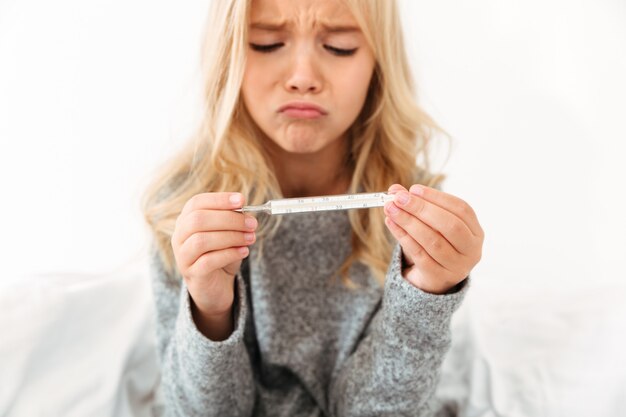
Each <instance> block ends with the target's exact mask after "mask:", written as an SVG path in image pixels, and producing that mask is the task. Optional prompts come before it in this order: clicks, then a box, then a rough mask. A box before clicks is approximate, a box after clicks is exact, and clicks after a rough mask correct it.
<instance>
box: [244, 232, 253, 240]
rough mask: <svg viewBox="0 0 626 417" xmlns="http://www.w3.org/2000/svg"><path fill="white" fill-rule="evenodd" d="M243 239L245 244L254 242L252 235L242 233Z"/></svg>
mask: <svg viewBox="0 0 626 417" xmlns="http://www.w3.org/2000/svg"><path fill="white" fill-rule="evenodd" d="M243 238H244V239H246V242H252V241H253V240H254V233H244V234H243Z"/></svg>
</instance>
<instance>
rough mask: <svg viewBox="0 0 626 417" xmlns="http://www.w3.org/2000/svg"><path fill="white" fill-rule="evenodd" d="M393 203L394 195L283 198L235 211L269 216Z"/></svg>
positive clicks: (367, 194) (364, 194)
mask: <svg viewBox="0 0 626 417" xmlns="http://www.w3.org/2000/svg"><path fill="white" fill-rule="evenodd" d="M388 201H393V194H387V193H384V192H380V193H360V194H340V195H326V196H320V197H301V198H283V199H278V200H270V201H268V202H267V203H265V204H262V205H260V206H243V208H240V209H237V210H235V211H238V212H241V213H251V212H261V213H268V214H291V213H305V212H312V211H329V210H350V209H362V208H371V207H382V206H384V205H385V203H386V202H388Z"/></svg>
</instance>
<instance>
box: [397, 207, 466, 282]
mask: <svg viewBox="0 0 626 417" xmlns="http://www.w3.org/2000/svg"><path fill="white" fill-rule="evenodd" d="M394 208H395V209H396V210H397V211H396V212H395V213H394V212H393V210H394ZM385 214H386V215H387V216H389V218H390V220H392V221H393V222H394V223H395V224H396V225H397V226H399V227H400V228H401V229H402V230H403V231H404V232H405V233H406V234H407V236H408V237H407V236H404V239H406V240H414V241H415V242H416V243H417V244H418V245H419V246H420V248H423V249H424V250H426V252H427V253H428V254H429V255H430V257H431V258H433V260H434V261H435V262H437V263H438V264H439V265H441V266H442V267H443V268H445V269H447V270H451V269H452V266H453V265H455V264H456V263H458V259H459V257H461V256H463V255H461V254H460V253H459V252H457V250H456V249H455V248H454V247H453V246H452V245H451V244H450V242H448V241H447V240H446V239H445V238H444V237H443V236H441V234H440V233H439V232H437V231H435V230H433V229H432V228H431V227H429V226H428V225H426V224H424V223H423V222H422V221H421V220H420V219H418V218H417V217H415V216H413V215H411V214H410V213H407V212H406V211H404V210H400V209H398V208H397V207H395V205H394V203H393V202H389V203H387V204H386V205H385ZM407 250H411V249H410V247H407Z"/></svg>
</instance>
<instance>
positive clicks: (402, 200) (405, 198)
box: [395, 191, 409, 206]
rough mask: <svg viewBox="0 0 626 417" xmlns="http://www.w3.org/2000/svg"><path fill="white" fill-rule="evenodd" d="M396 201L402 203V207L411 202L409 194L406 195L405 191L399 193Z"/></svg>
mask: <svg viewBox="0 0 626 417" xmlns="http://www.w3.org/2000/svg"><path fill="white" fill-rule="evenodd" d="M395 201H397V202H398V203H400V205H401V206H403V205H405V204H406V203H408V202H409V194H408V193H405V192H404V191H402V192H399V193H398V194H396V196H395Z"/></svg>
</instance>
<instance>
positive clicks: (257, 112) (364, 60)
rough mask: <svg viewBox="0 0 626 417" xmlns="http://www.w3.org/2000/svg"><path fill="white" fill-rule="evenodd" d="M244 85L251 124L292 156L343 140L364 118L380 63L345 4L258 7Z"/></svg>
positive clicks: (274, 0) (306, 1)
mask: <svg viewBox="0 0 626 417" xmlns="http://www.w3.org/2000/svg"><path fill="white" fill-rule="evenodd" d="M248 23H249V26H248V28H249V32H248V33H249V38H248V46H247V62H246V68H245V75H244V80H243V85H242V96H243V100H244V104H245V106H246V108H247V109H248V112H249V113H250V115H251V116H252V119H253V120H254V121H255V122H256V124H257V125H258V126H259V127H260V129H261V130H262V131H263V132H264V133H265V135H266V136H267V137H268V138H269V139H270V140H271V141H272V142H273V143H275V144H277V145H278V146H280V148H282V149H283V150H285V151H287V152H295V153H313V152H317V151H319V150H321V149H324V148H325V147H327V146H329V145H330V144H332V143H334V142H336V141H338V140H344V137H345V133H346V131H347V129H348V128H349V127H350V125H351V124H352V123H353V122H354V120H355V119H356V117H357V116H358V115H359V113H360V111H361V109H362V107H363V104H364V102H365V98H366V95H367V90H368V86H369V84H370V80H371V78H372V74H373V70H374V56H373V54H372V51H371V49H370V48H369V46H368V44H367V42H366V40H365V37H364V35H363V33H362V32H361V30H360V29H359V27H358V25H357V22H356V20H355V19H354V17H353V16H352V15H351V13H350V12H349V10H348V8H347V7H346V6H344V5H343V4H341V2H340V1H339V0H299V1H293V0H253V1H252V5H251V12H250V16H249V22H248Z"/></svg>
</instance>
